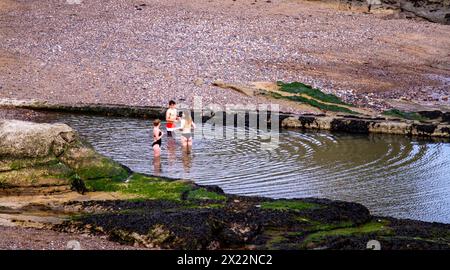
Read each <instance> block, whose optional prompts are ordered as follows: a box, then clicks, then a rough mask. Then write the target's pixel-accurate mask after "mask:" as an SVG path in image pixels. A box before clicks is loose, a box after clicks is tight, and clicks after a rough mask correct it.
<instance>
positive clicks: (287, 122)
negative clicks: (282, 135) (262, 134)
mask: <svg viewBox="0 0 450 270" xmlns="http://www.w3.org/2000/svg"><path fill="white" fill-rule="evenodd" d="M281 126H282V127H283V128H299V127H301V126H302V123H301V122H300V120H298V119H297V118H295V117H288V118H285V119H283V121H281Z"/></svg>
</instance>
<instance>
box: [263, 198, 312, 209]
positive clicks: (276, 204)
mask: <svg viewBox="0 0 450 270" xmlns="http://www.w3.org/2000/svg"><path fill="white" fill-rule="evenodd" d="M320 207H321V206H320V205H318V204H315V203H308V202H302V201H288V200H277V201H272V202H263V203H261V209H269V210H281V211H286V210H293V211H300V210H305V209H315V208H320Z"/></svg>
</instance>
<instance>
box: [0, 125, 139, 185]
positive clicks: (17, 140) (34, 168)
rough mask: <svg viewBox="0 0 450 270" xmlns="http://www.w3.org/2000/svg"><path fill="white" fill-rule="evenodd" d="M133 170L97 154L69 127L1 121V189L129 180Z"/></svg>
mask: <svg viewBox="0 0 450 270" xmlns="http://www.w3.org/2000/svg"><path fill="white" fill-rule="evenodd" d="M129 173H130V170H129V169H128V168H126V167H124V166H122V165H121V164H119V163H117V162H115V161H113V160H111V159H109V158H107V157H104V156H102V155H100V154H99V153H97V152H96V151H95V150H94V149H93V148H92V147H91V146H90V145H88V144H87V143H85V142H83V141H82V140H81V139H80V137H79V136H78V134H77V132H76V131H75V130H73V129H72V128H71V127H69V126H68V125H66V124H58V123H57V124H39V123H32V122H25V121H18V120H0V189H4V188H18V187H20V188H23V187H32V188H34V187H42V186H61V185H72V187H74V186H73V185H75V187H74V188H75V189H76V190H79V189H80V187H84V182H85V181H90V180H96V179H109V180H111V181H121V180H125V179H126V178H127V177H128V176H129Z"/></svg>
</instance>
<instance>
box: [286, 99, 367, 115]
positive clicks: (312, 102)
mask: <svg viewBox="0 0 450 270" xmlns="http://www.w3.org/2000/svg"><path fill="white" fill-rule="evenodd" d="M286 99H289V100H292V101H297V102H302V103H306V104H309V105H311V106H313V107H316V108H318V109H321V110H325V111H332V112H342V113H349V114H359V113H357V112H355V111H352V110H350V109H348V108H345V107H341V106H338V105H330V104H324V103H320V102H318V101H317V100H314V99H309V98H305V97H302V96H289V97H286Z"/></svg>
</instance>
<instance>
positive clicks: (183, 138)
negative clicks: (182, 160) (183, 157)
mask: <svg viewBox="0 0 450 270" xmlns="http://www.w3.org/2000/svg"><path fill="white" fill-rule="evenodd" d="M181 145H183V148H184V147H186V146H187V145H188V140H187V139H186V137H184V136H181Z"/></svg>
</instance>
